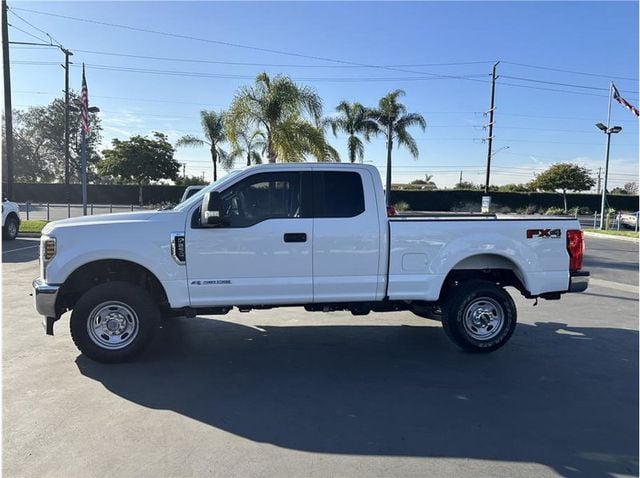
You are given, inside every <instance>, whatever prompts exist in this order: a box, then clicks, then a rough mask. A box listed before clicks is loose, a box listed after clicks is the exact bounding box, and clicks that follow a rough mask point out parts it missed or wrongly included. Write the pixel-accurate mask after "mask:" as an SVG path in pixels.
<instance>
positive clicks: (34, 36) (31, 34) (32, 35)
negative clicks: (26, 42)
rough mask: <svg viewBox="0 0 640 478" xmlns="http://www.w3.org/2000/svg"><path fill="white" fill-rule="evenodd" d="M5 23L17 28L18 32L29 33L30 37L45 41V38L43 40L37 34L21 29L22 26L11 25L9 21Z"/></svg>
mask: <svg viewBox="0 0 640 478" xmlns="http://www.w3.org/2000/svg"><path fill="white" fill-rule="evenodd" d="M7 25H9V26H10V27H11V28H13V29H14V30H18V31H19V32H22V33H24V34H25V35H29V36H30V37H31V38H35V39H36V40H39V41H41V42H42V43H47V40H44V39H42V38H40V37H39V36H36V35H34V34H33V33H29V32H28V31H26V30H23V29H22V28H19V27H17V26H15V25H12V24H11V23H7Z"/></svg>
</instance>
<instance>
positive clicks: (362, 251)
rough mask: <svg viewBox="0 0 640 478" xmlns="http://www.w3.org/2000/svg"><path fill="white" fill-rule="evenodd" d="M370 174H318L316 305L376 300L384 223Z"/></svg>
mask: <svg viewBox="0 0 640 478" xmlns="http://www.w3.org/2000/svg"><path fill="white" fill-rule="evenodd" d="M374 199H375V194H374V191H373V184H372V181H371V178H370V177H369V174H368V172H366V171H361V172H356V171H321V170H316V171H314V172H313V212H314V219H313V300H314V302H333V301H337V302H345V301H348V302H351V301H369V300H375V299H376V291H377V289H378V280H379V277H378V268H379V261H380V240H381V238H380V224H379V217H378V209H377V204H376V203H375V202H374Z"/></svg>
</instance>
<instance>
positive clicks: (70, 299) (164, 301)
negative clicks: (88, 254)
mask: <svg viewBox="0 0 640 478" xmlns="http://www.w3.org/2000/svg"><path fill="white" fill-rule="evenodd" d="M113 281H123V282H130V283H133V284H136V285H139V286H141V287H143V288H144V289H146V290H147V291H149V293H150V294H151V296H152V297H153V299H154V300H155V301H157V303H158V306H159V307H160V308H161V309H167V308H169V307H170V306H169V300H168V296H167V292H166V290H165V288H164V286H163V285H162V283H161V282H160V280H159V279H158V278H157V276H156V275H155V274H154V273H153V272H151V271H150V270H149V269H148V268H146V267H145V266H143V265H140V264H138V263H137V262H133V261H129V260H126V259H99V260H94V261H91V262H86V263H84V264H82V265H80V266H78V267H76V269H74V271H73V272H71V274H69V276H68V277H67V279H66V280H65V281H64V283H63V284H62V287H61V289H60V294H59V296H58V300H57V303H56V309H58V310H60V312H61V313H62V312H64V311H65V310H68V309H73V307H74V305H75V303H76V302H77V301H78V299H79V298H80V297H81V296H82V294H84V293H85V292H86V291H88V290H89V289H91V288H92V287H94V286H96V285H99V284H102V283H105V282H113Z"/></svg>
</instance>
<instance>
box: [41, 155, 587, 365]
mask: <svg viewBox="0 0 640 478" xmlns="http://www.w3.org/2000/svg"><path fill="white" fill-rule="evenodd" d="M40 247H41V250H40V277H39V278H38V279H36V280H35V281H34V282H33V288H34V296H35V306H36V309H37V311H38V312H39V313H40V314H41V315H43V316H44V320H43V323H44V326H45V329H46V332H47V333H48V334H50V335H52V334H53V325H54V322H55V321H56V320H58V319H59V318H60V316H61V315H62V314H63V313H64V312H65V311H67V310H71V311H72V313H71V320H70V326H71V336H72V338H73V340H74V342H75V344H76V345H77V346H78V348H79V349H80V351H81V352H82V353H84V354H85V355H86V356H88V357H90V358H92V359H94V360H98V361H101V362H118V361H124V360H128V359H130V358H131V357H133V356H134V355H135V354H137V353H139V352H140V351H141V350H142V349H143V348H144V347H145V345H147V344H148V343H149V341H150V340H151V339H152V337H153V335H154V332H155V331H156V329H158V327H159V324H160V321H161V319H163V318H168V317H171V316H187V317H189V316H195V315H196V314H204V315H211V314H226V313H227V312H229V311H230V310H231V309H232V308H233V307H237V308H238V309H239V310H240V311H242V312H246V311H250V310H252V309H266V308H273V307H282V306H303V307H305V309H306V310H308V311H334V310H348V311H351V312H352V313H353V315H363V314H368V313H369V312H371V311H375V312H384V311H398V310H410V311H413V312H415V313H416V314H418V315H421V316H424V317H427V318H434V319H437V320H441V321H442V324H443V327H444V330H445V332H446V333H447V335H448V336H449V337H450V338H451V339H452V340H453V342H455V343H456V344H457V345H459V346H460V347H462V348H463V349H466V350H469V351H476V352H489V351H493V350H496V349H498V348H500V347H501V346H503V345H504V344H505V343H506V342H507V341H508V340H509V338H510V337H511V335H512V333H513V331H514V328H515V326H516V307H515V305H514V302H513V300H512V299H511V296H510V295H509V294H508V293H507V292H506V291H505V287H507V286H512V287H514V288H516V289H517V290H518V291H520V293H521V294H522V295H524V296H525V297H527V298H531V299H533V298H543V299H550V300H554V299H559V298H560V296H561V295H562V294H564V293H565V292H581V291H583V290H585V289H586V288H587V283H588V276H589V273H588V272H584V271H582V270H581V268H582V256H583V251H584V243H583V237H582V232H581V231H580V226H579V224H578V222H577V221H576V220H574V219H566V218H543V219H539V220H532V219H511V218H508V219H507V218H505V219H498V218H496V217H495V216H487V215H484V216H477V215H476V216H474V215H469V216H464V217H453V216H448V217H447V216H444V217H429V216H411V215H407V216H395V217H388V215H387V208H386V206H385V197H384V191H383V188H382V183H381V180H380V176H379V173H378V171H377V169H376V168H375V167H373V166H370V165H357V164H355V165H354V164H322V163H306V164H270V165H262V166H255V167H250V168H247V169H245V170H244V171H242V172H240V173H237V174H233V175H229V176H227V177H225V178H222V179H221V180H219V181H217V182H215V183H213V184H211V185H209V186H207V187H206V188H204V189H203V190H202V191H200V192H199V193H198V194H196V195H194V196H193V197H191V198H189V199H187V200H186V201H185V202H183V203H181V204H179V205H178V206H176V207H175V208H174V209H172V210H167V211H149V212H138V213H131V214H129V213H124V214H109V215H102V216H91V217H84V218H79V219H66V220H62V221H55V222H52V223H50V224H48V225H47V226H46V227H45V228H44V230H43V234H42V238H41V243H40Z"/></svg>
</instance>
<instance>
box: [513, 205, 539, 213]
mask: <svg viewBox="0 0 640 478" xmlns="http://www.w3.org/2000/svg"><path fill="white" fill-rule="evenodd" d="M537 212H538V206H536V205H535V204H529V205H528V206H527V207H521V208H518V209H516V213H517V214H535V213H537Z"/></svg>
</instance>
